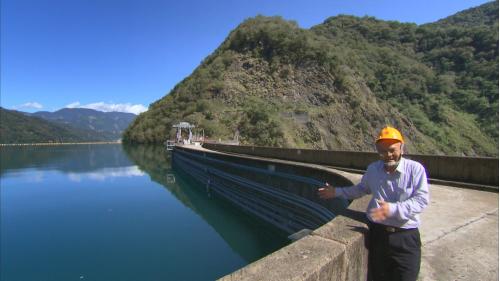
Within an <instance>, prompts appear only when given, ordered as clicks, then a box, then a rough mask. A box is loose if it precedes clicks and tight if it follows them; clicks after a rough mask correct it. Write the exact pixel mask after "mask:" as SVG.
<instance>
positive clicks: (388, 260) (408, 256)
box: [368, 223, 422, 281]
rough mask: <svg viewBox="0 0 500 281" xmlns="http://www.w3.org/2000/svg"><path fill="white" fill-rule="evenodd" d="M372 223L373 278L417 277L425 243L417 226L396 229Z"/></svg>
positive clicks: (401, 279)
mask: <svg viewBox="0 0 500 281" xmlns="http://www.w3.org/2000/svg"><path fill="white" fill-rule="evenodd" d="M369 227H370V235H369V250H370V252H369V256H368V259H369V264H370V275H371V277H372V280H373V281H415V280H417V277H418V272H419V271H420V257H421V250H420V247H421V245H422V244H421V242H420V233H419V231H418V228H415V229H410V230H401V229H395V230H394V229H388V228H387V227H386V226H384V225H381V224H374V223H370V224H369ZM393 231H394V232H393Z"/></svg>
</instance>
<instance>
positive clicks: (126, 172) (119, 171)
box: [68, 166, 145, 182]
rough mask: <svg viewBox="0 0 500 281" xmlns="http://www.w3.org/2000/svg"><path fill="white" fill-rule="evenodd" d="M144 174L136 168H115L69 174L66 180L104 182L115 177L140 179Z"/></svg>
mask: <svg viewBox="0 0 500 281" xmlns="http://www.w3.org/2000/svg"><path fill="white" fill-rule="evenodd" d="M144 175H145V174H144V172H143V171H141V170H140V169H139V167H137V166H128V167H116V168H104V169H100V170H98V171H93V172H88V173H78V174H77V173H69V174H68V178H69V180H71V181H74V182H80V181H81V180H82V179H83V178H88V179H91V180H98V181H104V180H106V179H110V178H117V177H127V178H130V177H142V176H144Z"/></svg>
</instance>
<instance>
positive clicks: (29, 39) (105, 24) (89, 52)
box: [0, 0, 489, 113]
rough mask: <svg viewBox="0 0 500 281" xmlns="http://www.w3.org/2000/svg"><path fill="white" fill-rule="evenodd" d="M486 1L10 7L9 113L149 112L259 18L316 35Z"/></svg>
mask: <svg viewBox="0 0 500 281" xmlns="http://www.w3.org/2000/svg"><path fill="white" fill-rule="evenodd" d="M486 2H489V1H480V0H467V1H466V0H447V1H439V0H433V1H428V0H420V1H401V0H399V1H396V0H394V1H388V0H380V1H376V0H366V1H365V0H359V1H356V0H330V1H326V0H321V1H314V0H311V1H305V0H303V1H295V0H241V1H236V0H234V1H230V0H205V1H203V0H185V1H180V0H179V1H168V0H0V3H1V7H0V8H1V11H0V12H1V18H0V21H1V22H0V24H1V26H0V36H1V37H0V40H1V42H0V43H1V44H0V56H1V57H0V78H1V81H0V82H1V85H0V91H1V95H0V105H1V106H2V107H4V108H8V109H18V110H21V111H28V112H34V111H39V110H47V111H55V110H58V109H60V108H63V107H88V108H95V109H99V110H103V111H111V110H113V111H128V112H135V113H137V112H141V111H144V110H145V109H146V108H147V107H148V106H149V104H150V103H152V102H154V101H156V100H158V99H160V98H162V97H163V96H165V95H166V94H168V93H169V92H170V90H171V89H172V88H173V87H174V86H175V85H176V84H177V83H178V82H180V81H181V80H182V79H184V78H185V77H186V76H189V75H190V74H191V72H192V71H193V70H194V69H195V68H196V67H197V66H198V65H199V64H200V62H201V61H202V60H203V59H204V58H205V57H206V56H208V55H209V54H211V53H212V52H213V51H214V50H215V49H216V48H217V47H218V46H219V45H220V44H221V43H222V41H223V40H224V39H225V38H226V36H227V35H228V34H229V32H230V31H231V30H233V29H234V28H236V27H237V26H238V24H239V23H241V22H242V21H243V20H245V19H247V18H249V17H254V16H256V15H258V14H261V15H266V16H275V15H279V16H282V17H283V18H285V19H287V20H295V21H296V22H297V23H298V24H299V26H301V27H303V28H309V27H311V26H313V25H316V24H320V23H322V22H323V21H324V20H325V19H326V18H328V17H330V16H335V15H338V14H349V15H356V16H365V15H369V16H374V17H376V18H379V19H383V20H397V21H400V22H414V23H417V24H423V23H428V22H433V21H436V20H438V19H441V18H444V17H447V16H449V15H452V14H454V13H456V12H458V11H461V10H464V9H467V8H470V7H475V6H478V5H480V4H483V3H486Z"/></svg>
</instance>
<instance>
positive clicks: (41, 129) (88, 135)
mask: <svg viewBox="0 0 500 281" xmlns="http://www.w3.org/2000/svg"><path fill="white" fill-rule="evenodd" d="M0 120H1V122H0V143H41V142H82V141H96V140H100V139H101V136H100V135H99V134H98V133H96V132H93V131H85V130H80V129H76V128H72V127H69V126H65V125H60V124H55V123H51V122H49V121H46V120H43V119H40V118H37V117H31V116H27V115H25V114H23V113H21V112H18V111H14V110H7V109H3V108H0Z"/></svg>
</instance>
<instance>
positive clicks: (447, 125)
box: [124, 2, 498, 155]
mask: <svg viewBox="0 0 500 281" xmlns="http://www.w3.org/2000/svg"><path fill="white" fill-rule="evenodd" d="M495 11H496V12H495ZM478 19H480V20H478ZM179 121H189V122H192V123H195V124H197V125H198V126H199V127H201V128H204V130H205V134H207V135H208V136H209V137H212V138H216V139H217V138H232V137H233V135H234V134H236V133H237V134H239V135H240V141H241V142H242V143H244V144H254V145H269V146H281V147H304V148H322V149H346V150H371V149H372V143H373V137H374V136H375V134H376V132H377V131H378V130H379V129H380V127H382V126H384V125H385V124H391V125H393V126H396V127H399V128H401V129H402V131H403V133H404V135H405V136H406V138H407V143H408V145H407V148H408V149H409V151H410V152H412V153H438V154H451V155H498V2H491V3H487V4H484V5H482V6H480V7H477V8H474V9H470V10H467V11H464V12H461V13H458V14H457V15H454V16H451V17H449V18H446V19H443V20H441V21H438V22H436V23H432V24H426V25H422V26H417V25H415V24H410V23H399V22H387V21H381V20H377V19H375V18H372V17H363V18H358V17H353V16H337V17H332V18H329V19H327V20H326V21H325V22H324V23H323V24H320V25H317V26H315V27H313V28H311V29H309V30H305V29H301V28H299V27H298V26H297V24H296V23H294V22H289V21H284V20H283V19H281V18H279V17H262V16H258V17H256V18H253V19H249V20H247V21H245V22H243V23H242V24H241V25H240V26H238V28H236V29H235V30H234V31H232V32H231V33H230V34H229V36H228V37H227V39H226V40H225V41H224V42H223V43H222V44H221V46H220V47H219V48H218V49H217V50H216V51H215V52H214V53H213V54H212V55H210V56H209V57H207V58H206V59H205V60H204V61H203V62H202V64H201V65H200V66H199V67H198V68H197V69H196V70H195V71H194V72H193V73H192V75H191V76H189V77H187V78H186V79H184V80H183V81H182V82H181V83H179V84H178V85H177V86H176V87H175V88H174V89H173V90H172V91H171V92H170V93H169V94H168V95H167V96H165V97H164V98H162V99H160V100H158V101H156V102H155V103H153V104H151V105H150V108H149V110H148V111H147V112H145V113H143V114H141V115H140V116H139V117H138V118H137V119H136V120H135V121H134V122H133V123H132V125H131V126H130V127H129V128H128V129H127V131H126V132H125V134H124V138H125V140H126V141H130V142H140V143H151V142H162V141H164V140H165V139H167V138H169V137H170V136H172V135H173V130H172V128H171V126H172V125H173V124H175V123H177V122H179Z"/></svg>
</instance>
